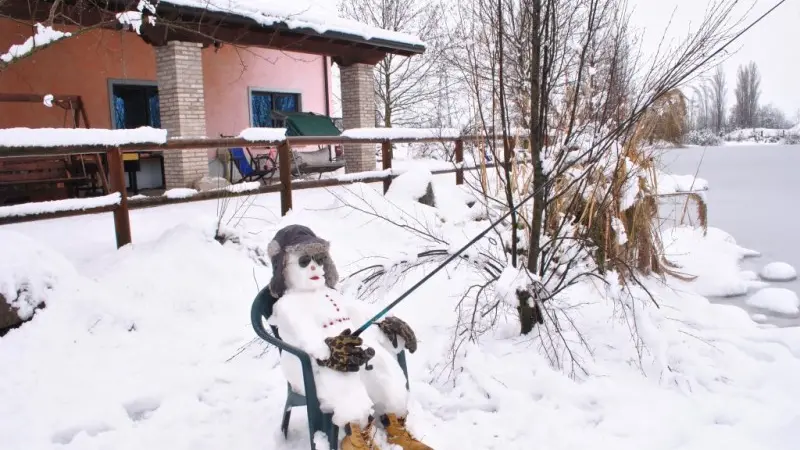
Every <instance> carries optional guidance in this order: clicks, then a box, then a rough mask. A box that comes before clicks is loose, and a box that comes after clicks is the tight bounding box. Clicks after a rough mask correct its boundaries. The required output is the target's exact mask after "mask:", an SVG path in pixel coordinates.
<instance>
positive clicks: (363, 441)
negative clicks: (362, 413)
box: [341, 417, 381, 450]
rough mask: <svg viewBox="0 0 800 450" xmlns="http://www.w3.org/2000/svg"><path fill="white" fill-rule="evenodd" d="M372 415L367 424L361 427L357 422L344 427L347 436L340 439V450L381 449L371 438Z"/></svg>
mask: <svg viewBox="0 0 800 450" xmlns="http://www.w3.org/2000/svg"><path fill="white" fill-rule="evenodd" d="M372 422H373V420H372V417H370V418H369V422H368V423H367V426H366V427H364V428H363V429H362V427H361V425H359V424H357V423H350V424H348V425H347V426H345V427H344V431H345V433H347V436H345V437H344V439H342V447H341V449H342V450H381V448H380V447H378V444H376V443H375V440H374V439H373V435H374V432H373V429H372Z"/></svg>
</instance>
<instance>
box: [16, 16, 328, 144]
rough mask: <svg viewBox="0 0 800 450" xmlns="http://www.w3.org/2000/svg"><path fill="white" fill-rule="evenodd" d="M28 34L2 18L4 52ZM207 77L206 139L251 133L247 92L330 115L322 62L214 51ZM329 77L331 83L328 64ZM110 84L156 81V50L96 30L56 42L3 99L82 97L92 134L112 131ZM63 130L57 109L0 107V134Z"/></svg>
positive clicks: (26, 64) (207, 60)
mask: <svg viewBox="0 0 800 450" xmlns="http://www.w3.org/2000/svg"><path fill="white" fill-rule="evenodd" d="M29 35H30V28H26V27H22V26H20V25H18V24H16V23H14V22H10V21H8V20H5V19H0V49H7V48H9V47H10V46H11V45H12V44H17V43H22V42H24V40H25V39H26V38H27V37H28V36H29ZM328 62H330V60H328ZM203 71H204V76H205V83H204V89H205V104H206V132H207V135H208V136H209V137H218V136H219V134H220V133H223V134H238V132H239V131H241V130H242V129H244V128H247V127H249V126H250V117H249V99H248V89H249V88H257V89H273V90H279V91H281V90H282V91H289V92H298V93H300V94H301V107H302V110H303V111H313V112H317V113H325V95H324V89H325V88H324V78H323V61H322V57H321V56H316V55H305V54H299V53H290V52H282V51H276V50H269V49H259V48H234V47H231V46H223V47H222V48H220V49H218V50H217V49H214V48H213V47H210V48H206V49H205V50H203ZM326 72H327V77H328V82H329V83H330V80H331V79H330V76H331V74H330V65H329V64H328V67H327V68H326ZM109 79H123V80H143V81H151V82H154V81H156V68H155V56H154V52H153V49H152V48H151V47H150V46H148V45H147V44H145V43H144V42H143V41H142V40H141V39H140V38H139V36H137V35H136V34H134V33H132V32H123V31H113V30H102V31H100V30H97V31H91V32H88V33H85V34H82V35H80V36H77V37H73V38H68V39H66V40H64V41H62V42H57V43H55V44H54V45H53V46H51V47H49V48H46V49H44V50H42V51H40V52H39V53H37V54H35V55H32V56H30V57H28V58H25V59H24V60H21V61H19V62H18V63H14V64H12V65H11V66H9V67H8V68H7V69H6V70H5V71H2V72H0V93H34V94H47V93H51V94H61V95H80V96H82V98H83V101H84V104H85V107H86V110H87V113H88V115H89V121H90V123H91V125H92V127H93V128H110V127H111V110H110V106H109V87H108V80H109ZM329 86H330V84H329ZM329 97H330V96H329ZM328 101H330V98H329V99H328ZM62 126H67V127H71V126H72V123H71V122H70V121H69V120H68V121H67V122H66V123H65V122H64V112H63V110H61V109H59V108H46V107H44V106H43V105H42V104H41V103H34V104H21V103H0V128H8V127H31V128H40V127H62ZM212 153H213V152H212Z"/></svg>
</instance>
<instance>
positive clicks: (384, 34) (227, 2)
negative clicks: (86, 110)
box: [163, 0, 425, 46]
mask: <svg viewBox="0 0 800 450" xmlns="http://www.w3.org/2000/svg"><path fill="white" fill-rule="evenodd" d="M163 2H164V3H170V4H173V5H178V6H189V7H193V8H199V9H204V10H208V11H220V12H224V13H229V14H233V15H237V16H241V17H247V18H249V19H252V20H254V21H255V22H256V23H258V24H260V25H262V26H265V27H269V26H272V25H275V24H278V23H285V24H286V25H287V26H288V27H289V28H290V29H303V28H308V29H312V30H314V31H315V32H317V33H326V32H335V33H343V34H348V35H352V36H356V37H360V38H363V39H366V40H368V41H369V40H372V39H382V40H387V41H392V42H398V43H404V44H408V45H419V46H422V45H425V44H424V43H423V42H422V41H421V40H420V39H419V38H418V37H416V36H413V35H410V34H407V33H401V32H397V31H391V30H385V29H382V28H378V27H374V26H371V25H366V24H363V23H360V22H357V21H354V20H350V19H344V18H341V17H339V16H338V14H337V11H336V10H335V9H334V8H330V7H328V5H327V4H326V2H323V1H320V0H293V1H291V2H286V1H283V0H169V1H167V0H163Z"/></svg>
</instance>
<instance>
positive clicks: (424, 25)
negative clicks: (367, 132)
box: [340, 0, 449, 127]
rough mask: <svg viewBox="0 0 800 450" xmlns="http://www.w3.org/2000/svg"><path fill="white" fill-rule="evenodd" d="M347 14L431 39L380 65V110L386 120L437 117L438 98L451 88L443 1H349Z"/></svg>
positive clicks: (422, 121)
mask: <svg viewBox="0 0 800 450" xmlns="http://www.w3.org/2000/svg"><path fill="white" fill-rule="evenodd" d="M340 12H341V14H342V15H343V16H344V17H348V18H352V19H355V20H358V21H359V22H363V23H367V24H370V25H375V26H377V27H380V28H384V29H387V30H392V31H400V32H404V33H409V34H412V35H416V36H418V37H419V38H420V40H422V41H423V42H425V44H426V50H425V53H424V54H423V55H417V56H414V57H412V58H408V57H404V56H398V55H387V56H386V57H385V58H384V59H383V60H382V61H381V62H379V63H378V64H377V66H376V67H375V93H376V97H377V103H378V105H377V107H378V115H379V117H380V118H381V120H382V121H383V125H384V126H386V127H391V126H392V125H399V126H407V125H413V126H424V125H428V124H431V123H434V122H436V119H437V113H438V112H439V111H440V110H439V108H438V107H437V103H438V101H439V100H441V93H442V90H445V89H448V87H449V79H448V76H447V73H446V67H444V66H442V64H441V63H442V54H443V51H444V50H445V48H446V46H447V42H448V39H447V37H446V35H445V34H444V33H442V30H443V21H444V8H443V4H442V3H441V2H440V1H439V0H344V1H343V2H342V3H341V5H340Z"/></svg>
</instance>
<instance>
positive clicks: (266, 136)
mask: <svg viewBox="0 0 800 450" xmlns="http://www.w3.org/2000/svg"><path fill="white" fill-rule="evenodd" d="M239 137H240V138H242V139H244V140H247V141H261V142H264V141H266V142H283V141H284V140H286V128H245V129H244V130H242V132H241V133H239Z"/></svg>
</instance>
